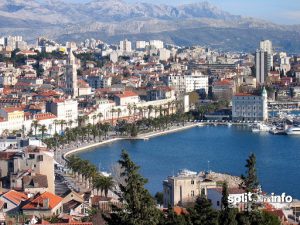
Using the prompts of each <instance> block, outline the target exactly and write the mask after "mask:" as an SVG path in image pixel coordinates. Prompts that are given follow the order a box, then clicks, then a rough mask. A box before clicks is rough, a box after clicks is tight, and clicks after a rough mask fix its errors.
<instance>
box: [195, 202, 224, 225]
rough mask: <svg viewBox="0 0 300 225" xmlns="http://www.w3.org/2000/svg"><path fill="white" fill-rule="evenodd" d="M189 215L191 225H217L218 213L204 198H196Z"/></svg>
mask: <svg viewBox="0 0 300 225" xmlns="http://www.w3.org/2000/svg"><path fill="white" fill-rule="evenodd" d="M189 213H190V218H191V222H192V224H193V225H218V212H217V211H215V210H214V209H213V208H212V204H211V202H210V201H209V200H208V199H207V198H206V197H205V196H200V197H198V198H197V200H196V203H195V206H194V208H191V209H189Z"/></svg>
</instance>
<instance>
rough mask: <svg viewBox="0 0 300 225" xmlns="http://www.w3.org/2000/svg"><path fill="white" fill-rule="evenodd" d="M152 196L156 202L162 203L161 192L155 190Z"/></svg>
mask: <svg viewBox="0 0 300 225" xmlns="http://www.w3.org/2000/svg"><path fill="white" fill-rule="evenodd" d="M154 198H155V199H156V202H157V204H159V205H162V204H164V194H163V193H162V192H157V193H156V194H155V196H154Z"/></svg>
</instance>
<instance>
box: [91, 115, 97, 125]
mask: <svg viewBox="0 0 300 225" xmlns="http://www.w3.org/2000/svg"><path fill="white" fill-rule="evenodd" d="M92 119H93V125H95V119H97V115H93V116H92Z"/></svg>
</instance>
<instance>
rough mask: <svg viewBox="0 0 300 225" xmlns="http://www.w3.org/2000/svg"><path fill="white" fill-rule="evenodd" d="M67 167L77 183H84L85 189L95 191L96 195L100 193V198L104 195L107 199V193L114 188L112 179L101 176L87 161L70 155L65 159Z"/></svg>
mask: <svg viewBox="0 0 300 225" xmlns="http://www.w3.org/2000/svg"><path fill="white" fill-rule="evenodd" d="M67 166H68V168H69V169H70V170H71V172H72V174H73V175H75V178H76V179H78V181H79V182H81V183H85V185H86V187H89V186H90V187H92V189H94V190H96V191H97V195H99V192H100V195H101V196H102V195H103V194H104V196H105V197H107V195H108V191H109V190H111V189H112V188H113V187H114V181H113V179H112V177H110V176H109V177H106V176H103V175H102V174H101V173H100V172H99V171H98V170H97V168H96V166H95V165H92V164H91V163H90V162H89V161H87V160H83V159H80V158H79V157H77V156H75V155H71V156H70V157H68V158H67Z"/></svg>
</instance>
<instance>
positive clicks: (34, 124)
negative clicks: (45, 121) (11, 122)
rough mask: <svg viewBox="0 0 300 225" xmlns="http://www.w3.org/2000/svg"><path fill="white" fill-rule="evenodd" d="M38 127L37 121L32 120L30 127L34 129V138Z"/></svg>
mask: <svg viewBox="0 0 300 225" xmlns="http://www.w3.org/2000/svg"><path fill="white" fill-rule="evenodd" d="M38 126H39V121H37V120H33V121H32V124H31V127H33V128H34V136H35V137H36V132H37V128H38Z"/></svg>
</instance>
